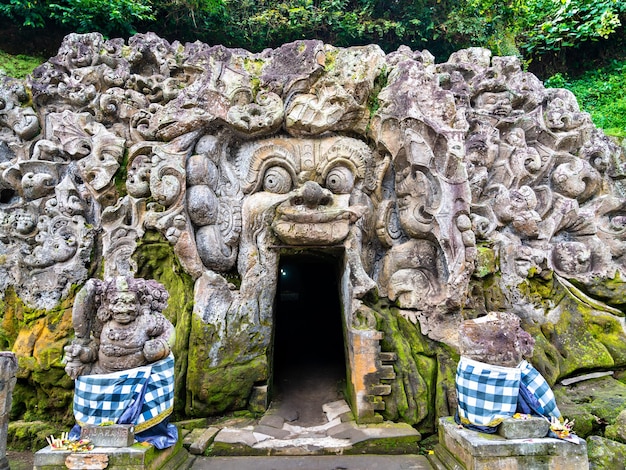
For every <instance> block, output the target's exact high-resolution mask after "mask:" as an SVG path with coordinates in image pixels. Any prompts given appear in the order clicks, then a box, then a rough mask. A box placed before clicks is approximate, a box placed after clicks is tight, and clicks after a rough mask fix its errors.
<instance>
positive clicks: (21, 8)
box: [0, 0, 50, 28]
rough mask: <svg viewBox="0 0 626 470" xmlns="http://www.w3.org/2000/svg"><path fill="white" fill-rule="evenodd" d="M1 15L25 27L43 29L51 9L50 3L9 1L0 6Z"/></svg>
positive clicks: (22, 0) (21, 0)
mask: <svg viewBox="0 0 626 470" xmlns="http://www.w3.org/2000/svg"><path fill="white" fill-rule="evenodd" d="M0 13H1V14H3V15H5V16H7V17H9V18H10V19H12V20H13V21H16V22H18V23H22V24H23V25H24V26H30V27H32V28H43V27H44V26H45V24H46V18H48V17H49V15H50V8H49V5H48V2H46V1H43V0H32V1H26V0H9V1H8V2H3V3H2V4H0Z"/></svg>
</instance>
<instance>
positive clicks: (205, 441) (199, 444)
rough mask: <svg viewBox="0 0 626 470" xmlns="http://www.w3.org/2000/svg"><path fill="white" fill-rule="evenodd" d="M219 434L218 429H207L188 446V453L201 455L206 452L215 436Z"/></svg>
mask: <svg viewBox="0 0 626 470" xmlns="http://www.w3.org/2000/svg"><path fill="white" fill-rule="evenodd" d="M218 432H219V428H213V427H211V428H207V429H205V430H204V432H203V433H202V434H201V435H200V436H198V437H197V438H196V440H194V441H193V443H192V444H191V445H190V446H189V452H190V453H191V454H194V455H202V454H204V451H205V450H207V448H208V447H209V445H210V444H211V442H213V439H214V438H215V435H216V434H217V433H218Z"/></svg>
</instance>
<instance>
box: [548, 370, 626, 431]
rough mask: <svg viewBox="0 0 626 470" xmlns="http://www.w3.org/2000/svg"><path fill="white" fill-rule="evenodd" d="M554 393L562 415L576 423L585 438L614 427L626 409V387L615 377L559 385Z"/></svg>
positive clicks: (577, 429)
mask: <svg viewBox="0 0 626 470" xmlns="http://www.w3.org/2000/svg"><path fill="white" fill-rule="evenodd" d="M553 390H554V394H555V397H556V399H557V403H558V405H559V409H560V410H561V413H562V414H563V415H564V416H565V417H566V418H569V419H575V420H576V423H575V427H574V430H575V431H576V433H577V434H578V435H579V436H582V437H585V436H588V435H590V434H598V433H601V432H602V431H603V425H605V424H609V425H611V424H614V423H615V421H616V419H617V417H618V415H619V414H620V413H621V412H622V411H623V410H624V409H626V385H625V384H623V383H621V382H619V381H618V380H615V379H614V378H612V377H601V378H597V379H591V380H585V381H582V382H578V383H575V384H572V385H568V386H563V385H556V386H554V387H553Z"/></svg>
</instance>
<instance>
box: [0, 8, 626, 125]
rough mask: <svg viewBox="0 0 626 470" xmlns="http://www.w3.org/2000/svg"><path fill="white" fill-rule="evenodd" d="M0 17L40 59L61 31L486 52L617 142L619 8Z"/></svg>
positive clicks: (621, 59) (620, 121)
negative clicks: (519, 67)
mask: <svg viewBox="0 0 626 470" xmlns="http://www.w3.org/2000/svg"><path fill="white" fill-rule="evenodd" d="M3 17H4V19H5V20H7V19H8V20H9V21H8V22H7V21H4V23H5V24H10V27H12V28H13V31H12V33H11V34H7V33H5V31H3V30H2V27H1V26H0V49H4V50H8V51H11V52H12V53H14V54H15V53H23V52H28V53H30V54H31V55H40V56H42V57H47V56H49V55H53V54H55V52H56V49H57V48H58V45H59V43H60V40H61V38H62V37H63V35H64V34H65V33H67V32H70V31H76V32H87V31H100V32H101V33H102V34H104V35H105V36H108V37H119V36H121V37H125V36H129V35H130V34H133V33H135V32H141V31H154V32H156V33H158V34H159V35H161V36H163V37H165V38H168V39H170V40H174V39H177V40H180V41H181V42H185V41H195V40H201V41H203V42H206V43H209V44H224V45H226V46H229V47H243V48H246V49H248V50H251V51H260V50H262V49H264V48H266V47H276V46H278V45H280V44H282V43H285V42H290V41H293V40H296V39H301V38H318V39H321V40H323V41H325V42H327V43H330V44H334V45H337V46H349V45H357V44H368V43H377V44H379V45H380V46H381V47H382V48H383V49H384V50H385V51H387V52H390V51H393V50H395V49H397V47H398V46H399V45H401V44H406V45H408V46H410V47H411V48H412V49H428V50H429V51H430V52H432V53H433V54H434V55H435V57H437V58H438V59H439V60H445V58H446V57H447V56H448V55H449V54H450V53H451V52H453V51H454V50H458V49H461V48H464V47H469V46H484V47H489V48H490V49H492V50H493V51H494V54H496V55H517V56H519V57H520V58H521V59H522V60H523V63H524V64H525V66H526V67H528V69H529V70H530V71H532V72H534V73H536V74H537V75H538V76H539V77H540V78H542V79H544V80H545V79H547V78H548V77H551V76H553V77H552V78H551V79H549V81H548V83H549V85H551V86H560V87H566V88H570V89H571V90H572V91H574V93H575V94H576V95H577V96H578V98H579V100H580V101H581V104H582V107H583V108H584V109H585V110H587V111H589V112H591V113H592V116H593V118H594V121H595V122H596V124H597V125H599V126H601V127H603V128H605V129H606V130H607V131H609V132H610V133H613V134H615V135H620V136H623V135H624V134H626V113H625V111H626V98H625V97H624V93H626V92H624V89H625V86H626V78H625V76H626V38H625V34H624V26H622V24H623V23H624V21H625V20H626V2H624V1H623V0H458V1H457V0H411V1H408V0H405V1H402V0H391V1H389V0H283V1H270V0H165V1H156V0H53V1H48V0H0V19H2V18H3ZM2 23H3V22H0V25H1V24H2ZM15 31H17V33H15ZM40 36H41V37H43V38H44V39H43V40H42V41H39V42H37V41H36V40H35V39H36V38H38V37H40ZM46 38H49V40H47V41H46ZM10 42H11V43H10ZM0 66H1V67H2V68H3V69H4V70H5V71H6V72H7V73H9V74H11V75H14V76H23V75H24V74H25V73H27V71H28V69H29V65H24V66H23V65H22V61H21V60H18V61H15V59H13V58H9V57H8V56H0ZM16 67H18V68H16ZM19 67H22V68H19Z"/></svg>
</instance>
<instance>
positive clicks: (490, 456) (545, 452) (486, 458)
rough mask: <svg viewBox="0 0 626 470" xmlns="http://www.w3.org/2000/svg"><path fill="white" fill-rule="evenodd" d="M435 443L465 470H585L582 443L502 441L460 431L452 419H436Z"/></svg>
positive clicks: (532, 440)
mask: <svg viewBox="0 0 626 470" xmlns="http://www.w3.org/2000/svg"><path fill="white" fill-rule="evenodd" d="M439 444H441V445H442V446H443V447H445V449H447V450H448V451H449V452H450V453H451V454H452V455H454V457H455V458H456V459H457V460H458V461H459V462H461V463H462V464H463V465H464V468H465V469H466V470H539V469H541V470H560V469H566V468H575V469H577V470H588V469H589V462H588V460H587V444H586V443H585V441H584V440H581V443H580V444H573V443H571V442H567V441H563V440H560V439H552V438H547V437H545V438H535V439H505V438H504V437H502V436H498V435H493V434H483V433H479V432H476V431H470V430H469V429H466V428H460V427H459V426H458V425H457V424H456V423H455V422H454V419H453V418H452V417H446V418H440V419H439ZM442 460H443V459H442Z"/></svg>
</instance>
